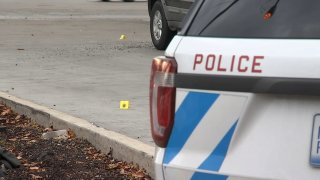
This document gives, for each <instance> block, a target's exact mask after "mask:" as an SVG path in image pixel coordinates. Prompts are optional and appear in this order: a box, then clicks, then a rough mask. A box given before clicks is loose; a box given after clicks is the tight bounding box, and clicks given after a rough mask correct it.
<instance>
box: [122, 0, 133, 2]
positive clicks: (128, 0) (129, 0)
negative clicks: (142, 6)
mask: <svg viewBox="0 0 320 180" xmlns="http://www.w3.org/2000/svg"><path fill="white" fill-rule="evenodd" d="M123 1H124V2H133V1H134V0H123Z"/></svg>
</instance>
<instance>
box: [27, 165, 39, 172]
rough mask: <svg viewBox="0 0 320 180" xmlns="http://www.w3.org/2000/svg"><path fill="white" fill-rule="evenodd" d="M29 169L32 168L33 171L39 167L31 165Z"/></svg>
mask: <svg viewBox="0 0 320 180" xmlns="http://www.w3.org/2000/svg"><path fill="white" fill-rule="evenodd" d="M29 169H30V170H32V171H35V170H39V169H40V168H39V167H37V166H33V167H30V168H29Z"/></svg>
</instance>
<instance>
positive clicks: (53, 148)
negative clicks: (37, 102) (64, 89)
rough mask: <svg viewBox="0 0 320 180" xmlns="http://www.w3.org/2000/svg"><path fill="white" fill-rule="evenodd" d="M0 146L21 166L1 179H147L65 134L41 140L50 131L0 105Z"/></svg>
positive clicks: (86, 143)
mask: <svg viewBox="0 0 320 180" xmlns="http://www.w3.org/2000/svg"><path fill="white" fill-rule="evenodd" d="M0 125H1V126H0V146H1V147H2V148H4V149H6V150H8V151H9V152H11V153H13V154H14V155H15V156H16V157H17V158H18V159H19V160H20V161H21V164H22V165H21V167H20V168H16V169H9V170H7V172H6V173H7V174H6V176H5V179H124V180H125V179H141V180H149V179H151V178H150V177H149V176H148V175H146V173H145V171H144V170H142V169H139V168H138V167H137V166H135V165H133V164H128V163H125V162H121V161H117V160H115V159H114V158H112V156H111V154H109V155H104V154H102V153H101V152H100V151H97V150H96V149H95V148H94V147H93V146H92V145H91V144H90V143H89V142H87V141H86V140H83V139H78V138H76V137H75V134H74V133H73V132H72V131H68V138H67V139H57V138H56V139H50V140H44V139H42V138H41V135H42V134H43V133H44V132H47V131H53V129H51V128H44V127H41V126H39V125H37V124H35V123H34V122H32V121H31V120H30V119H29V118H27V117H25V116H23V115H18V114H16V113H14V112H12V111H11V110H10V109H9V108H7V107H6V106H4V105H1V104H0Z"/></svg>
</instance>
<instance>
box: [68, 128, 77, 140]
mask: <svg viewBox="0 0 320 180" xmlns="http://www.w3.org/2000/svg"><path fill="white" fill-rule="evenodd" d="M75 137H76V134H75V133H74V132H73V131H72V130H71V129H68V138H69V139H73V138H75Z"/></svg>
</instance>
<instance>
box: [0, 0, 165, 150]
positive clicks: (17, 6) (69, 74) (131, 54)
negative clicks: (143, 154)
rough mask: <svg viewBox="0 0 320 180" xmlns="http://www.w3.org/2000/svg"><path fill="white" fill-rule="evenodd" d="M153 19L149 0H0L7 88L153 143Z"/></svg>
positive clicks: (1, 67) (2, 87)
mask: <svg viewBox="0 0 320 180" xmlns="http://www.w3.org/2000/svg"><path fill="white" fill-rule="evenodd" d="M148 19H149V17H148V12H147V3H146V1H138V2H133V3H124V2H121V1H112V2H101V1H94V0H54V1H53V0H29V1H22V0H0V27H1V28H0V91H4V92H7V93H9V94H12V95H15V96H18V97H21V98H23V99H26V100H31V101H33V102H35V103H38V104H41V105H44V106H47V107H51V108H53V109H56V110H59V111H62V112H65V113H68V114H71V115H73V116H76V117H80V118H83V119H86V120H88V121H90V122H92V123H94V124H95V125H97V126H101V127H104V128H105V129H108V130H113V131H116V132H119V133H121V134H124V135H127V136H129V137H132V138H135V139H139V140H141V141H143V142H145V143H148V144H152V140H151V137H150V128H149V109H148V108H149V105H148V96H149V95H148V93H149V92H148V91H149V87H148V81H149V72H150V64H151V60H152V58H153V57H154V56H157V55H162V54H163V52H162V51H157V50H155V49H154V47H153V46H152V43H151V40H150V35H149V22H148V21H149V20H148ZM121 35H125V37H126V39H125V40H120V39H119V38H120V36H121ZM121 100H128V101H130V108H129V109H128V110H121V109H120V108H119V102H120V101H121Z"/></svg>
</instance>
